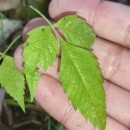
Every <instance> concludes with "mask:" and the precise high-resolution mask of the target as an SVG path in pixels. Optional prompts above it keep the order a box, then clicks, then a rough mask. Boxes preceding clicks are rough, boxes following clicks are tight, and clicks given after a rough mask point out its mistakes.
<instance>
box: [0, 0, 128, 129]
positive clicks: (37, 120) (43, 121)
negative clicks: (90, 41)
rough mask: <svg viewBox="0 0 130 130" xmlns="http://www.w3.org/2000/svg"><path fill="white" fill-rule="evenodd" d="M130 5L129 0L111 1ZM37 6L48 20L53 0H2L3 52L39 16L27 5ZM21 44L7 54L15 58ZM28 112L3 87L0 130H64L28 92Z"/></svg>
mask: <svg viewBox="0 0 130 130" xmlns="http://www.w3.org/2000/svg"><path fill="white" fill-rule="evenodd" d="M110 1H114V2H120V3H123V4H127V5H130V0H110ZM28 2H29V4H32V5H34V6H35V7H36V8H37V9H38V10H40V11H41V12H42V13H43V14H44V15H45V16H46V17H48V18H49V15H48V5H49V3H50V0H24V1H23V0H0V52H3V51H4V50H5V48H7V46H8V45H9V44H10V43H11V41H12V40H13V39H14V38H15V37H16V36H17V35H18V34H19V33H21V32H22V29H23V27H24V25H25V24H26V23H27V22H28V21H29V20H31V19H32V18H34V17H37V16H38V15H37V14H36V13H34V12H32V11H31V10H30V9H28V8H27V7H26V6H25V3H26V4H27V3H28ZM20 42H21V40H20V41H18V42H17V43H16V44H15V45H14V46H13V47H12V48H11V49H10V51H9V52H8V54H9V55H13V52H14V50H15V48H16V47H17V46H18V44H19V43H20ZM25 104H26V113H23V111H22V110H21V109H20V108H19V106H18V105H17V104H16V103H15V102H14V101H13V99H12V98H10V96H9V95H8V94H7V93H6V92H5V91H4V90H3V89H2V88H1V87H0V130H65V128H64V127H63V126H62V125H61V124H59V123H58V122H56V121H55V120H54V119H52V118H51V117H50V116H49V115H48V114H47V113H46V112H44V110H42V109H41V108H40V106H39V105H38V104H37V103H36V102H35V101H34V102H33V103H30V101H29V93H28V90H27V92H26V96H25Z"/></svg>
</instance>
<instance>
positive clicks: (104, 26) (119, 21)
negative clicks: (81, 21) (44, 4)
mask: <svg viewBox="0 0 130 130" xmlns="http://www.w3.org/2000/svg"><path fill="white" fill-rule="evenodd" d="M57 8H59V10H57ZM49 12H50V16H51V17H52V18H53V19H54V20H57V18H58V17H59V15H60V16H64V15H67V14H72V13H74V12H76V13H77V14H78V15H80V16H81V17H83V18H85V19H86V21H87V22H88V23H89V24H90V25H91V26H92V27H93V29H94V31H95V33H96V34H97V35H98V36H100V37H102V38H105V39H108V40H111V41H113V42H116V43H119V44H121V45H123V46H125V47H129V48H130V14H129V12H130V7H128V6H126V5H122V4H117V3H114V2H109V1H100V0H76V1H75V0H71V1H70V0H53V1H52V2H51V4H50V7H49Z"/></svg>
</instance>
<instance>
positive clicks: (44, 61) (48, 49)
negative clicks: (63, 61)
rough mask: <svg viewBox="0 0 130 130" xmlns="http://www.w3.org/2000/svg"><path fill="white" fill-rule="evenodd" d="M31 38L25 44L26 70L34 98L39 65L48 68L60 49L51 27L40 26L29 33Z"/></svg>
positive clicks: (24, 58)
mask: <svg viewBox="0 0 130 130" xmlns="http://www.w3.org/2000/svg"><path fill="white" fill-rule="evenodd" d="M28 35H29V38H28V39H27V41H26V42H25V44H24V53H23V61H24V72H25V75H26V79H27V83H28V85H29V89H30V95H31V100H33V97H34V94H35V90H36V86H37V83H38V80H39V76H40V75H39V73H38V72H37V67H41V68H43V69H44V70H46V69H47V68H48V67H49V66H52V64H53V62H54V60H55V58H56V54H57V51H58V44H57V41H56V39H55V37H54V35H53V34H52V31H51V29H50V27H44V26H41V27H38V28H36V29H33V30H32V31H30V32H29V33H28Z"/></svg>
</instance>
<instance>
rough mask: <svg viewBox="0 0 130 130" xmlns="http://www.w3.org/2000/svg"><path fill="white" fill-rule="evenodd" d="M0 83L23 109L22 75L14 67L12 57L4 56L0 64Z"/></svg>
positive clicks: (23, 83)
mask: <svg viewBox="0 0 130 130" xmlns="http://www.w3.org/2000/svg"><path fill="white" fill-rule="evenodd" d="M0 84H1V86H2V87H3V88H4V89H5V90H6V91H7V93H8V94H10V96H12V97H13V98H14V100H16V101H17V103H18V104H19V105H20V107H21V108H22V109H23V111H25V106H24V96H23V95H24V85H25V82H24V76H23V74H22V73H21V72H20V71H18V70H17V68H16V67H15V64H14V62H13V58H12V57H9V56H5V57H4V59H3V62H2V64H1V65H0Z"/></svg>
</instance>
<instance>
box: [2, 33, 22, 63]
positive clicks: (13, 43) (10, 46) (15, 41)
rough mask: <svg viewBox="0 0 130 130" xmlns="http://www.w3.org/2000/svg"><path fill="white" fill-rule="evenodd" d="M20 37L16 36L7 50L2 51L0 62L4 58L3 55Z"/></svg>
mask: <svg viewBox="0 0 130 130" xmlns="http://www.w3.org/2000/svg"><path fill="white" fill-rule="evenodd" d="M20 37H21V34H20V35H18V36H17V37H16V38H15V39H14V40H13V41H12V42H11V44H10V45H9V46H8V48H7V49H6V50H5V51H4V53H2V54H1V56H0V60H2V58H3V57H4V56H5V54H6V53H7V52H8V51H9V49H10V48H11V47H12V46H13V45H14V44H15V42H16V41H17V40H18V39H19V38H20Z"/></svg>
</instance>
